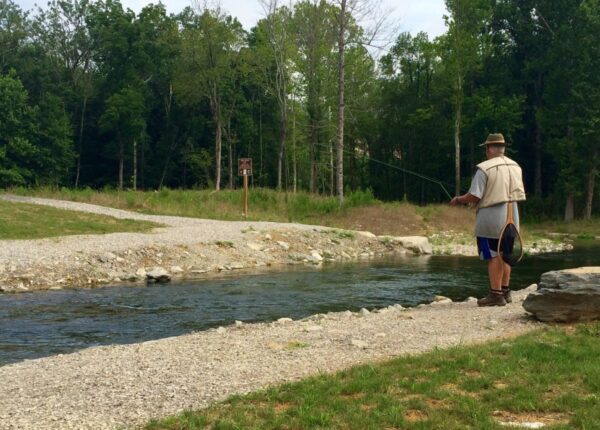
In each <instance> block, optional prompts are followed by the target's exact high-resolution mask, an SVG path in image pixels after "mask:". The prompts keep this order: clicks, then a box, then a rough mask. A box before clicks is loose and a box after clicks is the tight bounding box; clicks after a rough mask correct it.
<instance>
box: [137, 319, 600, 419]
mask: <svg viewBox="0 0 600 430" xmlns="http://www.w3.org/2000/svg"><path fill="white" fill-rule="evenodd" d="M599 340H600V323H595V324H587V325H579V326H577V327H576V328H573V327H555V328H548V329H544V330H539V331H535V332H532V333H530V334H527V335H524V336H521V337H518V338H515V339H510V340H503V341H497V342H494V343H488V344H484V345H477V346H470V347H455V348H451V349H447V350H435V351H433V352H431V353H427V354H424V355H419V356H412V357H405V358H400V359H396V360H393V361H389V362H385V363H382V364H376V365H365V366H360V367H355V368H352V369H350V370H347V371H342V372H339V373H337V374H335V375H323V376H316V377H312V378H309V379H305V380H303V381H300V382H297V383H290V384H284V385H281V386H277V387H273V388H270V389H267V390H264V391H260V392H257V393H253V394H250V395H245V396H233V397H231V398H230V399H229V400H227V401H225V402H223V403H218V404H215V405H214V406H212V407H210V408H208V409H204V410H200V411H197V412H192V411H187V412H185V413H183V414H181V415H179V416H176V417H170V418H166V419H164V420H161V421H153V422H151V423H149V424H148V425H147V427H146V429H147V430H159V429H160V430H165V429H168V430H176V429H177V430H182V429H220V430H225V429H360V430H363V429H448V430H449V429H502V428H506V427H502V426H501V425H500V424H499V423H498V421H499V420H501V421H517V422H531V421H541V422H546V423H548V425H547V426H546V427H544V428H545V429H552V430H556V429H597V428H599V427H600V424H599V423H600V362H599V361H598V356H599V355H600V342H599Z"/></svg>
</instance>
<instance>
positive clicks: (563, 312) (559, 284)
mask: <svg viewBox="0 0 600 430" xmlns="http://www.w3.org/2000/svg"><path fill="white" fill-rule="evenodd" d="M523 307H524V308H525V310H526V311H527V312H530V313H532V314H533V315H534V316H535V317H536V318H537V319H538V320H540V321H544V322H585V321H594V320H600V267H580V268H577V269H567V270H556V271H552V272H547V273H544V274H543V275H542V277H541V280H540V283H539V286H538V290H537V291H535V292H533V293H531V294H529V296H527V298H526V299H525V301H524V302H523Z"/></svg>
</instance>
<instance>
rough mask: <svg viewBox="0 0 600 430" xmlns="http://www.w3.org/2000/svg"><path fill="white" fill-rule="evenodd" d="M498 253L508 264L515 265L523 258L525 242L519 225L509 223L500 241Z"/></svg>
mask: <svg viewBox="0 0 600 430" xmlns="http://www.w3.org/2000/svg"><path fill="white" fill-rule="evenodd" d="M498 255H500V256H501V257H502V259H503V260H504V262H505V263H506V264H509V265H510V266H515V265H516V264H517V263H518V262H519V261H521V258H523V242H522V241H521V235H520V234H519V230H518V229H517V227H516V226H515V225H514V224H512V223H509V224H507V225H506V227H505V228H504V230H503V231H502V235H501V236H500V240H499V241H498Z"/></svg>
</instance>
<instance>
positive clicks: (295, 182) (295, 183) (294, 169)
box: [292, 98, 298, 194]
mask: <svg viewBox="0 0 600 430" xmlns="http://www.w3.org/2000/svg"><path fill="white" fill-rule="evenodd" d="M295 102H296V100H295V98H294V102H293V104H292V175H293V178H292V183H293V192H294V194H296V191H298V166H297V164H296V108H295Z"/></svg>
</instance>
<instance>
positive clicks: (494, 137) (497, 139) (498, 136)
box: [479, 133, 508, 146]
mask: <svg viewBox="0 0 600 430" xmlns="http://www.w3.org/2000/svg"><path fill="white" fill-rule="evenodd" d="M485 145H505V146H506V145H508V144H507V143H506V141H505V140H504V136H503V135H502V133H491V134H489V135H488V137H487V139H486V140H485V142H483V143H482V144H481V145H479V146H485Z"/></svg>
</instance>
